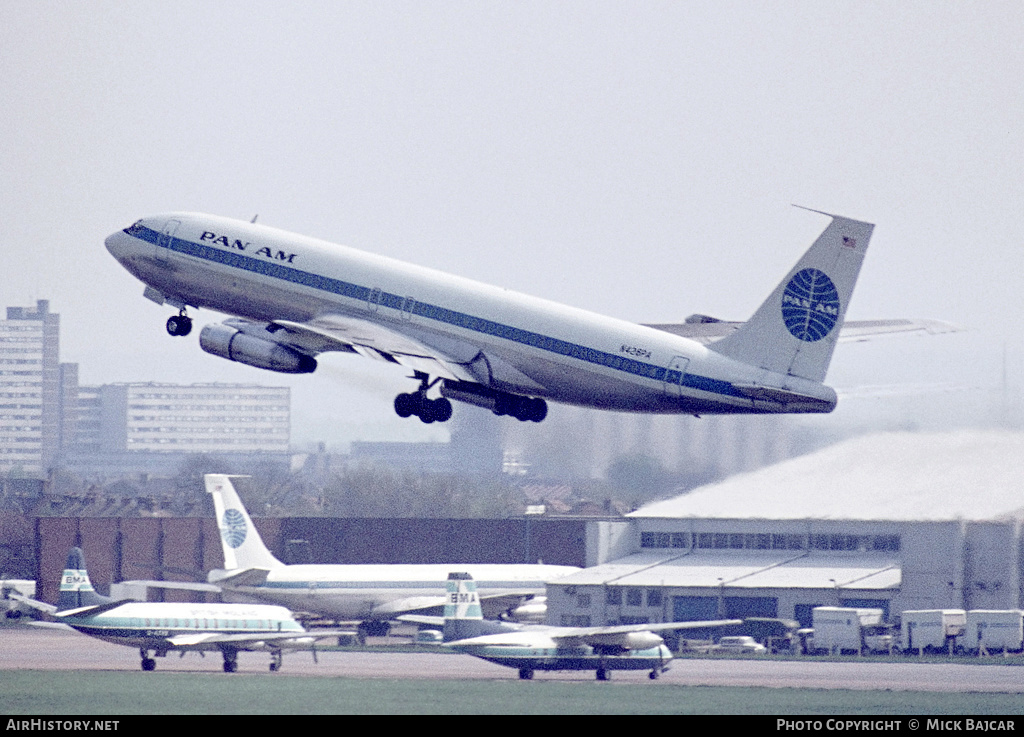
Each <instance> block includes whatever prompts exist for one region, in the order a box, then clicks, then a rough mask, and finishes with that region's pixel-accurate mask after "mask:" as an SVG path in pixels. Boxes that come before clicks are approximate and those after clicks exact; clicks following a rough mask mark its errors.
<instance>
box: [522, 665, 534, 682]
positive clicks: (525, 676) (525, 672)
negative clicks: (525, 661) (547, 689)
mask: <svg viewBox="0 0 1024 737" xmlns="http://www.w3.org/2000/svg"><path fill="white" fill-rule="evenodd" d="M519 680H520V681H532V680H533V671H532V670H531V669H530V668H520V669H519Z"/></svg>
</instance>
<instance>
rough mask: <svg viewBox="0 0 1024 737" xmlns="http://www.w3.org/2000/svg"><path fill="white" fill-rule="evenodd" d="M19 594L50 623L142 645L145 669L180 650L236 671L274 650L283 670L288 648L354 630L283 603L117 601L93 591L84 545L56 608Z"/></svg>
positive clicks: (71, 556)
mask: <svg viewBox="0 0 1024 737" xmlns="http://www.w3.org/2000/svg"><path fill="white" fill-rule="evenodd" d="M17 598H18V600H19V601H20V602H22V603H23V604H25V605H27V606H29V607H31V608H33V609H36V610H38V611H41V612H42V613H43V614H44V615H45V616H46V617H47V619H48V620H50V621H55V622H58V623H60V624H63V625H67V626H68V627H71V628H72V629H75V630H77V631H79V632H82V633H84V634H86V635H89V636H91V637H96V638H98V639H100V640H106V641H107V642H113V643H115V644H117V645H127V646H128V647H137V648H139V655H140V656H141V657H142V670H146V671H149V670H154V669H155V668H156V660H154V659H153V657H151V655H150V653H153V655H155V656H156V657H164V656H166V655H167V653H168V652H170V651H171V650H178V651H181V653H182V655H184V654H185V653H186V652H189V651H195V652H211V651H212V652H220V653H221V654H222V655H223V656H224V671H225V672H226V673H234V672H235V671H236V670H237V669H238V653H239V651H241V650H264V651H269V652H270V655H271V661H270V670H271V671H272V672H274V671H278V670H280V668H281V659H282V654H283V651H284V650H313V647H314V644H315V642H316V640H318V639H322V638H324V637H337V636H339V635H342V634H351V633H346V632H336V631H328V630H320V631H317V632H309V631H307V630H305V629H303V627H302V625H301V624H299V623H298V622H297V621H296V620H295V618H294V617H293V616H292V614H291V612H289V611H288V610H287V609H285V608H284V607H280V606H269V605H265V604H255V605H253V604H174V603H162V602H155V603H147V602H136V601H115V600H114V599H111V598H109V597H106V596H102V595H100V594H98V593H96V591H95V589H93V587H92V583H91V582H90V580H89V573H88V571H87V570H86V568H85V556H84V554H83V553H82V550H81V548H72V549H71V551H70V552H69V553H68V560H67V564H66V565H65V569H64V573H63V574H62V575H61V579H60V597H59V599H58V600H57V605H56V606H53V605H52V604H46V603H45V602H40V601H36V600H34V599H29V598H27V597H20V596H19V597H17ZM313 657H314V658H315V657H316V650H313Z"/></svg>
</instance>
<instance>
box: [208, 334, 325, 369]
mask: <svg viewBox="0 0 1024 737" xmlns="http://www.w3.org/2000/svg"><path fill="white" fill-rule="evenodd" d="M199 347H200V348H202V349H203V350H204V351H206V352H207V353H212V354H213V355H215V356H220V357H221V358H226V359H228V360H229V361H238V363H244V364H247V365H249V366H255V367H256V368H261V369H267V370H268V371H278V372H280V373H282V374H311V373H313V372H314V371H316V359H315V358H313V357H312V356H307V355H306V354H305V353H299V352H298V351H296V350H294V349H292V348H289V347H288V346H283V345H281V344H280V343H275V342H274V341H272V340H264V339H263V338H257V337H255V336H253V335H246V334H245V333H243V332H241V331H239V330H236V329H235V328H233V327H231V326H230V325H223V324H220V323H218V324H214V325H207V326H206V327H204V328H203V331H202V332H201V333H200V334H199Z"/></svg>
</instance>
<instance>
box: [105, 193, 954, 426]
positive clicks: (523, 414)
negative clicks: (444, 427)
mask: <svg viewBox="0 0 1024 737" xmlns="http://www.w3.org/2000/svg"><path fill="white" fill-rule="evenodd" d="M822 214H827V213H822ZM829 217H831V223H830V224H829V225H828V226H827V227H826V228H825V230H824V231H823V232H822V233H821V235H820V236H819V237H818V238H817V240H815V242H814V243H813V245H812V246H811V247H810V249H809V250H808V251H807V252H806V253H805V254H804V256H803V257H802V258H801V259H800V260H799V261H798V263H797V264H796V266H795V267H794V268H793V269H792V270H791V271H790V272H789V273H788V274H787V275H786V276H785V278H783V280H782V281H781V282H780V283H779V285H778V286H777V287H776V288H775V289H774V291H773V292H772V293H771V295H770V296H769V297H768V299H767V300H766V301H765V302H764V303H763V304H762V305H761V307H760V308H759V309H758V310H757V312H756V313H755V314H754V316H753V317H752V318H751V320H749V321H748V322H746V323H723V322H721V321H718V320H715V319H714V318H708V317H704V316H700V315H695V316H693V317H692V318H690V319H688V320H687V322H686V323H684V324H678V325H636V324H632V323H629V322H625V321H623V320H618V319H614V318H610V317H604V316H601V315H598V314H595V313H591V312H587V311H584V310H581V309H576V308H572V307H567V306H564V305H560V304H557V303H554V302H549V301H546V300H543V299H537V298H534V297H529V296H526V295H523V294H517V293H514V292H510V291H508V290H505V289H499V288H497V287H492V286H488V285H485V284H481V283H477V282H474V281H470V280H468V279H464V278H461V277H458V276H453V275H449V274H445V273H442V272H438V271H434V270H432V269H429V268H424V267H420V266H414V265H411V264H407V263H403V262H399V261H395V260H392V259H388V258H384V257H382V256H377V255H374V254H370V253H365V252H362V251H358V250H355V249H353V248H348V247H345V246H339V245H335V244H332V243H328V242H325V241H322V240H316V239H313V238H308V237H305V236H301V235H296V234H293V233H289V232H286V231H283V230H278V229H275V228H271V227H267V226H265V225H262V224H256V223H249V222H244V221H239V220H232V219H228V218H224V217H218V216H214V215H205V214H199V213H187V212H176V213H168V214H163V215H154V216H152V217H146V218H143V219H141V220H139V221H137V222H136V223H135V224H133V225H131V226H130V227H127V228H125V229H124V230H121V231H118V232H116V233H113V234H112V235H110V236H109V237H108V238H107V239H106V246H107V249H108V250H109V251H110V253H111V254H112V255H113V256H114V257H115V258H116V259H117V260H118V261H119V262H120V263H121V264H122V265H123V266H124V267H125V268H126V269H127V270H128V271H129V272H131V273H132V274H133V275H134V276H135V277H137V278H138V279H139V280H141V281H142V282H143V283H144V284H145V285H146V288H145V291H144V295H145V296H146V297H148V298H149V299H151V300H153V301H155V302H157V303H158V304H167V305H170V306H172V307H174V308H175V309H177V310H178V314H176V315H172V316H171V317H170V318H169V319H168V321H167V331H168V332H169V333H170V334H171V335H174V336H183V335H187V334H189V332H190V331H191V329H192V318H191V317H190V316H189V315H188V312H187V310H188V308H192V307H194V308H209V309H213V310H217V311H219V312H222V313H226V314H228V315H233V316H234V317H232V318H230V319H227V320H226V321H224V322H223V323H216V324H210V325H206V326H205V327H204V328H203V330H202V331H201V334H200V336H199V344H200V346H201V347H202V349H203V350H205V351H207V352H208V353H211V354H213V355H216V356H220V357H222V358H227V359H229V360H232V361H238V362H241V363H245V364H248V365H251V366H256V367H259V368H263V369H269V370H271V371H280V372H285V373H309V372H312V371H314V370H315V369H316V367H317V359H316V356H318V355H319V354H321V353H325V352H329V351H343V352H348V353H356V354H359V355H362V356H366V357H369V358H374V359H379V360H381V361H386V362H389V363H393V364H400V365H402V366H404V367H406V368H408V369H411V370H412V372H413V376H412V377H411V378H413V379H415V380H417V381H418V382H419V386H418V387H417V389H416V390H415V391H413V392H409V393H403V394H399V395H398V396H397V397H396V398H395V402H394V408H395V411H396V412H397V413H398V414H399V415H400V416H402V417H409V416H413V415H415V416H416V417H419V419H420V420H422V421H423V422H427V423H430V422H435V421H436V422H444V421H446V420H448V419H449V418H450V417H451V414H452V404H451V401H450V400H457V401H461V402H468V403H470V404H475V405H478V406H481V407H485V408H487V409H489V410H491V411H493V412H494V413H495V414H498V415H510V416H512V417H515V418H516V419H519V420H522V421H527V420H529V421H534V422H540V421H541V420H543V419H544V417H545V416H546V415H547V401H548V400H551V401H555V402H562V403H566V404H572V405H579V406H584V407H595V408H600V409H608V410H617V411H628V412H647V413H677V414H678V413H682V414H694V415H699V414H714V413H719V414H721V413H793V412H830V411H832V409H833V408H834V407H835V405H836V393H835V391H834V390H833V389H832V388H830V387H828V386H825V385H824V384H823V383H822V382H823V381H824V379H825V374H826V371H827V369H828V365H829V362H830V360H831V358H832V353H833V349H834V347H835V344H836V342H837V340H838V338H839V334H840V330H841V329H842V326H843V321H844V317H845V315H846V309H847V307H848V305H849V303H850V296H851V294H852V292H853V287H854V283H855V282H856V279H857V275H858V274H859V272H860V267H861V262H862V261H863V258H864V253H865V251H866V249H867V246H868V241H869V240H870V238H871V233H872V230H873V228H874V226H873V225H871V224H869V223H864V222H860V221H857V220H851V219H849V218H845V217H840V216H837V215H829ZM925 323H927V321H925ZM858 327H859V331H858V335H864V334H865V333H868V332H893V331H904V330H909V329H922V328H923V329H931V328H932V327H934V324H932V325H928V324H923V323H921V322H915V321H906V320H897V321H873V322H871V323H864V324H862V325H860V326H858ZM434 387H437V388H438V392H439V394H440V396H439V397H436V398H433V399H431V398H429V397H428V392H430V391H431V390H433V389H434Z"/></svg>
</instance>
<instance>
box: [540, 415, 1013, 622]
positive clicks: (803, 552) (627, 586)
mask: <svg viewBox="0 0 1024 737" xmlns="http://www.w3.org/2000/svg"><path fill="white" fill-rule="evenodd" d="M1022 492H1024V434H1022V433H1017V432H1010V431H973V430H972V431H962V432H952V433H884V434H879V435H870V436H863V437H860V438H856V439H853V440H849V441H846V442H844V443H841V444H838V445H835V446H832V447H830V448H827V449H825V450H822V451H819V452H816V453H813V454H810V455H806V456H802V457H798V458H794V459H791V460H788V461H785V462H783V463H779V464H777V465H775V466H771V467H768V468H765V469H762V470H759V471H755V472H751V473H746V474H741V475H737V476H733V477H731V478H729V479H727V480H726V481H724V482H721V483H716V484H711V485H707V486H704V487H701V488H698V489H695V490H693V491H691V492H690V493H687V494H684V495H682V496H678V497H675V498H672V499H667V500H663V501H658V502H654V503H652V504H648V505H647V506H644V507H642V508H640V509H638V510H637V511H635V512H632V513H630V514H629V515H627V517H628V518H629V519H627V520H626V521H601V522H592V523H591V524H590V525H588V533H587V534H588V538H589V539H588V540H587V556H588V560H587V565H588V567H587V568H585V569H584V570H581V571H580V572H579V573H576V574H572V575H570V576H568V577H567V578H563V579H560V580H558V581H555V582H552V583H549V585H548V606H549V613H548V621H549V623H552V624H562V625H570V626H571V625H577V626H586V625H601V624H608V623H619V622H621V623H645V622H660V621H687V620H696V619H716V618H720V617H729V618H734V617H736V618H744V617H780V618H786V619H795V620H798V621H799V622H800V623H801V625H802V626H806V627H809V626H810V625H811V609H812V608H813V607H815V606H856V607H881V608H882V609H884V610H885V612H886V615H887V619H888V621H890V622H896V621H897V620H898V617H899V616H900V614H901V612H903V611H905V610H915V609H1020V608H1022V607H1021V603H1022V591H1021V586H1022V582H1024V552H1022V549H1021V542H1022V541H1021V526H1022V521H1024V493H1022Z"/></svg>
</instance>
